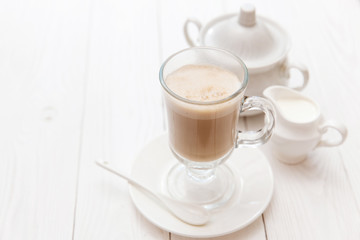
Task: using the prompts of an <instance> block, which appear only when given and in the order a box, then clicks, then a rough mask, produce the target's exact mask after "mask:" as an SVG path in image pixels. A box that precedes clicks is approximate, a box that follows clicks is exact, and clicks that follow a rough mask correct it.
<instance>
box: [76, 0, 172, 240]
mask: <svg viewBox="0 0 360 240" xmlns="http://www.w3.org/2000/svg"><path fill="white" fill-rule="evenodd" d="M91 21H92V25H91V36H90V48H89V71H88V75H87V76H88V77H87V78H88V79H87V80H88V85H87V95H86V107H85V122H84V135H83V146H82V150H81V164H80V177H79V192H78V199H77V206H76V222H75V236H74V239H156V240H158V239H168V238H169V234H168V233H167V232H165V231H162V230H161V229H159V228H157V227H155V226H154V225H152V224H151V223H149V222H148V221H147V220H146V219H144V218H143V217H142V215H141V214H140V213H139V212H138V211H137V210H136V209H135V207H134V206H133V204H132V201H131V199H130V196H129V193H128V187H127V183H126V182H125V181H124V180H122V179H120V178H118V177H116V176H112V175H111V174H110V173H108V172H105V171H104V170H103V169H100V168H99V167H97V166H96V165H95V164H94V161H95V160H96V159H97V158H102V159H105V160H106V161H108V162H110V163H111V164H112V165H113V166H115V167H116V168H118V169H120V170H122V171H123V172H125V173H128V174H130V171H131V167H132V162H133V159H134V157H135V156H136V155H137V153H138V151H140V150H141V148H142V146H143V145H144V144H146V142H147V141H149V140H150V139H151V138H153V137H154V136H156V135H158V134H159V133H160V132H162V131H163V126H164V124H163V116H162V114H163V110H162V103H161V93H160V84H159V80H158V71H159V67H160V63H159V55H158V54H159V51H158V29H157V5H156V4H154V2H152V1H141V2H139V1H136V2H126V3H125V2H123V1H116V0H106V1H94V2H93V6H92V18H91ZM149 174H151V173H149Z"/></svg>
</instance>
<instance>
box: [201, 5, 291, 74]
mask: <svg viewBox="0 0 360 240" xmlns="http://www.w3.org/2000/svg"><path fill="white" fill-rule="evenodd" d="M201 38H202V42H203V44H204V45H206V46H213V47H220V48H224V49H226V50H229V51H232V52H233V53H235V54H237V55H238V56H239V57H240V58H241V59H242V60H244V62H245V64H246V65H247V67H248V68H249V70H256V69H260V68H264V67H268V66H270V65H273V64H275V63H277V62H279V61H281V60H282V59H283V58H284V57H285V56H286V54H287V52H288V49H289V38H288V36H287V33H286V32H285V31H284V30H283V29H282V28H281V27H280V26H279V25H278V24H276V23H275V22H273V21H271V20H269V19H267V18H264V17H261V16H256V11H255V7H254V6H253V5H252V4H244V5H242V6H241V9H240V14H231V15H225V16H222V17H219V18H216V19H214V20H213V21H211V22H209V23H208V24H207V25H206V26H205V27H204V29H202V34H201Z"/></svg>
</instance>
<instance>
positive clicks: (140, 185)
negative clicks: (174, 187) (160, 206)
mask: <svg viewBox="0 0 360 240" xmlns="http://www.w3.org/2000/svg"><path fill="white" fill-rule="evenodd" d="M95 163H96V164H97V165H98V166H99V167H102V168H104V169H105V170H107V171H109V172H111V173H113V174H115V175H117V176H119V177H121V178H123V179H125V180H127V181H128V183H130V184H131V185H133V186H136V187H137V188H140V189H142V190H144V191H145V192H147V193H149V194H151V196H152V197H155V198H156V199H158V200H160V199H159V197H158V196H156V194H154V193H153V191H152V190H150V189H149V188H147V187H145V186H143V185H142V184H140V183H139V182H137V181H136V180H134V179H132V178H131V177H129V176H127V175H126V174H124V173H121V172H118V171H116V170H115V169H113V168H111V167H109V166H108V164H107V163H104V162H100V161H99V160H98V161H95Z"/></svg>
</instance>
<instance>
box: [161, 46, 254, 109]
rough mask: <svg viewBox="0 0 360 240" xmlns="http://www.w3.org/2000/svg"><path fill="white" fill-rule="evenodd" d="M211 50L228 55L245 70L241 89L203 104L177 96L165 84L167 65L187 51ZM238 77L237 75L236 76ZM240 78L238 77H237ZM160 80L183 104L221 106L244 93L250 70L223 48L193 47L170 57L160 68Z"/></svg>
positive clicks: (167, 90) (165, 88)
mask: <svg viewBox="0 0 360 240" xmlns="http://www.w3.org/2000/svg"><path fill="white" fill-rule="evenodd" d="M198 49H200V50H211V51H216V52H222V53H224V54H225V55H228V56H229V57H231V58H233V59H234V60H235V61H237V62H238V63H239V64H240V66H241V67H242V68H243V70H244V75H243V77H244V81H243V82H242V83H241V86H240V87H239V89H237V90H236V91H235V92H234V93H233V94H231V95H230V96H227V97H226V98H222V99H220V100H215V101H209V102H203V101H194V100H189V99H187V98H184V97H181V96H179V95H178V94H176V93H175V92H174V91H172V90H171V89H170V88H169V87H168V86H167V85H166V83H165V79H164V77H163V72H164V69H165V66H166V65H167V63H168V62H169V61H170V60H171V59H173V58H174V57H176V56H177V55H179V54H180V53H183V52H187V51H192V50H198ZM236 75H237V74H236ZM237 76H238V75H237ZM159 79H160V83H161V86H162V87H163V88H164V90H165V91H166V92H167V93H168V94H170V95H171V96H173V97H174V98H176V99H178V100H180V101H182V102H186V103H190V104H196V105H214V104H219V103H224V102H227V101H229V100H231V99H233V98H235V97H237V96H238V95H239V94H240V93H241V92H243V91H244V90H245V88H246V86H247V84H248V69H247V67H246V65H245V63H244V62H243V61H242V60H241V59H240V58H239V57H237V56H236V55H235V54H233V53H231V52H229V51H227V50H224V49H221V48H215V47H191V48H186V49H183V50H181V51H178V52H176V53H174V54H172V55H171V56H170V57H168V58H167V59H166V60H165V61H164V63H163V64H162V65H161V67H160V72H159Z"/></svg>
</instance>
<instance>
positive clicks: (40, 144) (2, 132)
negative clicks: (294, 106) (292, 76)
mask: <svg viewBox="0 0 360 240" xmlns="http://www.w3.org/2000/svg"><path fill="white" fill-rule="evenodd" d="M241 3H242V2H239V1H235V0H226V1H220V0H211V1H209V0H196V1H193V0H176V1H165V0H157V1H155V0H153V1H149V0H148V1H146V0H143V1H140V0H136V1H124V0H63V1H45V0H34V1H25V0H20V1H5V0H3V1H1V2H0V239H1V240H10V239H11V240H13V239H46V240H47V239H51V240H55V239H76V240H77V239H86V240H90V239H107V240H110V239H156V240H158V239H172V240H174V239H188V238H184V237H180V236H176V235H175V234H172V233H168V232H165V231H163V230H161V229H159V228H158V227H156V226H154V225H152V224H151V223H150V222H148V221H147V220H146V219H144V218H143V217H142V215H141V214H140V213H139V212H138V211H137V210H136V208H135V207H134V205H133V204H132V201H131V199H130V197H129V194H128V187H127V183H126V182H125V181H123V180H121V179H118V178H117V177H114V176H112V175H110V174H107V173H106V172H104V171H103V170H101V169H100V168H98V167H96V166H95V164H94V160H95V159H97V158H103V159H106V160H107V161H109V162H111V163H113V164H114V165H115V166H116V167H117V168H120V169H122V170H123V171H125V172H127V173H130V171H131V166H132V162H133V159H134V157H135V156H136V154H137V152H138V151H139V150H140V149H141V148H142V147H143V146H144V144H146V143H147V142H148V141H149V140H150V139H152V138H153V137H155V136H157V135H158V134H159V133H161V132H163V131H165V129H166V124H165V121H164V119H165V117H164V115H165V112H164V108H163V103H162V99H161V92H160V90H161V89H160V84H159V81H158V71H159V67H160V65H161V63H162V62H163V60H164V59H165V58H167V57H168V56H169V55H170V54H172V53H174V52H176V51H178V50H181V49H183V48H186V47H187V44H186V42H185V39H184V37H183V33H182V25H183V23H184V21H185V20H186V19H187V18H188V17H197V18H198V19H199V20H201V21H202V22H203V23H205V22H207V21H209V20H211V19H212V18H214V17H216V16H219V15H221V14H224V13H231V12H237V11H238V10H239V7H240V4H241ZM253 3H254V4H255V6H256V7H257V13H258V14H261V15H265V16H267V17H269V18H271V19H273V20H275V21H277V22H279V23H280V24H281V25H282V26H283V27H284V28H285V29H286V30H287V31H288V32H289V34H290V36H291V38H292V42H293V44H292V50H291V52H290V53H289V57H291V58H293V59H297V60H298V61H301V62H303V63H305V64H306V65H307V66H308V68H309V71H310V82H309V85H308V86H307V88H306V89H305V90H304V91H303V93H304V94H307V95H308V96H311V97H312V98H314V99H315V100H317V101H318V102H319V103H320V105H321V107H322V111H323V114H324V115H325V116H326V117H328V118H333V119H336V120H338V121H340V122H343V123H344V124H345V125H346V126H347V128H348V130H349V136H348V139H347V141H346V142H345V143H344V144H343V145H342V146H340V147H335V148H322V149H318V150H316V151H314V152H313V153H312V154H311V155H310V156H309V158H308V159H307V161H306V162H304V163H303V164H300V165H297V166H287V165H284V164H281V163H280V162H278V161H277V160H276V159H274V158H272V157H271V156H268V159H269V162H270V164H271V166H272V169H273V172H274V177H275V190H274V195H273V198H272V201H271V203H270V205H269V207H268V208H267V210H266V211H265V212H264V214H263V215H262V216H261V217H259V218H258V219H257V220H256V221H255V222H254V223H253V224H251V225H250V226H248V227H247V228H245V229H243V230H240V231H238V232H235V233H232V234H230V235H228V236H223V237H219V238H216V239H360V177H359V176H360V174H359V172H360V143H359V142H360V141H359V137H360V122H359V119H360V111H359V106H360V97H359V92H360V2H359V0H347V1H341V0H317V1H312V0H302V1H297V0H291V1H289V0H272V1H265V0H256V1H253ZM247 124H248V125H251V124H252V120H251V119H248V120H247ZM264 147H265V148H266V146H264ZM265 150H266V149H265Z"/></svg>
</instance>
